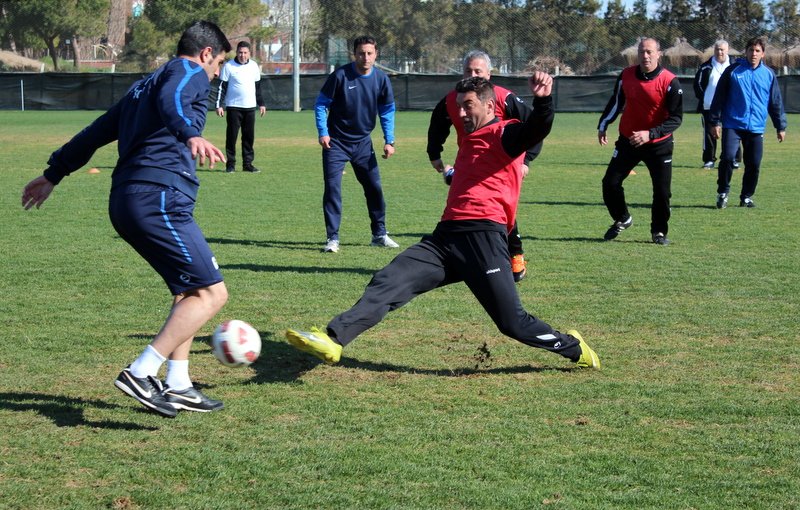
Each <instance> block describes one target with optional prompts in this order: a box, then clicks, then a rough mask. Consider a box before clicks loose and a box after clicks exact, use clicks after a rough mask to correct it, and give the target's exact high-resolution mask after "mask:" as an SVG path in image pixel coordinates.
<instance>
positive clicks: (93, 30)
mask: <svg viewBox="0 0 800 510" xmlns="http://www.w3.org/2000/svg"><path fill="white" fill-rule="evenodd" d="M798 2H800V0H764V1H762V0H755V1H752V0H659V1H657V2H656V3H655V4H653V5H652V7H651V11H650V12H648V1H647V0H636V1H635V2H634V4H633V5H632V7H631V8H627V7H626V6H625V5H624V4H623V2H622V0H609V1H608V3H607V5H606V6H605V8H602V7H601V3H600V2H599V1H598V0H303V1H302V2H301V13H300V14H301V44H300V52H301V60H303V61H309V62H314V61H316V62H329V63H331V64H334V63H342V62H341V59H342V58H346V53H347V48H348V44H347V41H351V40H352V39H353V37H355V36H357V35H360V34H364V33H368V34H371V35H374V36H375V37H376V38H377V39H378V41H379V45H380V50H381V60H382V62H384V63H385V65H387V66H389V67H392V68H396V69H398V70H403V71H412V72H427V73H446V72H452V71H453V70H454V69H455V68H457V67H458V59H459V58H460V56H461V55H463V53H464V52H465V51H466V50H468V49H471V48H480V49H483V50H485V51H487V52H489V53H490V54H491V55H492V56H493V57H494V58H495V65H496V67H498V68H500V67H502V70H503V71H504V72H508V73H515V72H523V71H524V70H525V69H526V68H529V67H532V66H537V67H540V68H546V69H547V70H549V71H551V72H553V71H554V70H555V68H556V67H558V68H559V69H560V71H561V72H562V73H566V74H570V73H573V74H594V73H598V72H605V71H609V70H614V69H618V68H619V66H620V65H621V64H623V63H624V62H622V61H621V58H622V57H621V56H620V51H621V50H622V49H623V48H626V47H628V46H630V45H633V44H635V43H636V41H637V40H638V38H639V37H641V36H645V35H647V36H651V37H655V38H657V39H659V40H660V41H662V44H666V45H670V44H671V43H672V42H674V41H675V40H678V39H683V40H685V41H686V42H687V43H689V44H691V45H692V46H693V47H695V48H698V49H700V50H703V49H705V48H707V47H708V46H710V45H712V44H713V43H714V41H715V40H717V39H719V38H724V39H727V40H728V41H729V42H730V44H731V46H732V47H734V48H741V49H743V45H744V42H745V41H746V40H747V39H749V38H750V37H753V36H757V35H758V36H766V37H768V39H769V41H770V44H775V45H777V46H781V47H783V48H788V47H792V46H795V45H797V44H798V42H800V16H798ZM130 5H131V0H0V36H1V38H0V47H3V48H6V49H12V50H15V51H20V52H24V51H27V52H28V53H31V52H34V53H35V52H36V51H37V50H39V51H41V50H45V49H46V50H47V53H48V54H49V55H50V56H51V58H52V59H53V65H54V67H55V68H56V69H58V68H59V65H58V54H59V52H58V51H57V49H58V48H59V46H60V45H63V44H64V41H66V40H70V41H71V43H72V46H73V48H74V55H73V58H74V59H75V67H76V68H77V67H79V63H80V60H81V58H85V57H84V56H85V55H86V54H87V53H86V44H87V43H91V44H98V41H99V44H100V45H101V46H103V47H104V49H105V50H107V52H108V53H110V54H111V58H113V59H114V60H115V61H117V62H119V66H118V68H119V69H122V70H146V69H149V68H152V66H153V65H154V63H156V62H157V61H158V59H160V58H166V57H168V56H169V55H171V54H172V52H173V51H174V44H175V42H176V40H177V37H178V35H179V34H180V32H181V30H183V28H184V27H185V26H187V25H188V24H189V22H191V21H192V20H194V19H201V18H202V19H208V20H211V21H214V22H216V23H217V24H219V25H220V26H221V27H222V28H223V30H224V31H225V32H226V33H227V34H228V35H229V37H231V38H232V39H242V38H247V39H250V40H251V41H252V42H254V43H256V47H257V50H256V52H255V53H256V55H257V56H259V53H260V52H259V50H258V48H262V46H261V45H260V44H259V43H261V42H269V41H271V40H272V39H273V38H276V37H281V39H282V40H283V41H284V44H285V43H286V42H287V41H288V36H289V35H290V34H291V31H292V19H293V18H292V12H291V9H292V0H272V1H263V2H262V1H261V0H146V1H145V2H144V3H143V5H144V9H143V11H142V13H141V15H140V16H137V17H134V16H132V15H131V12H130ZM91 44H89V45H91ZM343 49H344V50H343ZM337 52H338V53H339V54H337ZM342 52H343V53H344V55H341V54H340V53H342ZM260 57H261V58H270V55H260Z"/></svg>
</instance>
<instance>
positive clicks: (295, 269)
mask: <svg viewBox="0 0 800 510" xmlns="http://www.w3.org/2000/svg"><path fill="white" fill-rule="evenodd" d="M219 267H220V269H224V270H235V269H240V270H243V271H253V272H268V273H277V272H287V273H308V274H318V273H352V274H362V275H368V276H372V275H373V274H375V271H376V270H375V269H374V268H372V269H369V268H361V267H318V266H307V267H302V266H269V265H261V264H222V265H220V266H219Z"/></svg>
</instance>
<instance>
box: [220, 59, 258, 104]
mask: <svg viewBox="0 0 800 510" xmlns="http://www.w3.org/2000/svg"><path fill="white" fill-rule="evenodd" d="M219 79H220V81H226V82H228V88H227V90H226V91H225V106H226V107H229V106H232V107H234V108H255V107H257V106H258V104H257V103H256V83H257V82H258V81H260V80H261V69H259V67H258V64H256V63H255V62H254V61H253V60H252V59H250V60H248V61H247V63H246V64H240V63H239V62H238V61H237V60H236V59H235V58H234V59H233V60H229V61H227V62H226V63H225V65H224V66H222V72H221V73H220V74H219ZM219 107H220V104H219V96H217V108H219Z"/></svg>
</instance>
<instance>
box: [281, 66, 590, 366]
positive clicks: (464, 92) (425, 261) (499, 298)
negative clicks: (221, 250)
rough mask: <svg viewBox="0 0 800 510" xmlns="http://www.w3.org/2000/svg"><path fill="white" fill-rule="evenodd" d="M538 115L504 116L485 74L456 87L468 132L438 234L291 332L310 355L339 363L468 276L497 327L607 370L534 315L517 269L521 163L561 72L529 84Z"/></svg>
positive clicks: (545, 125)
mask: <svg viewBox="0 0 800 510" xmlns="http://www.w3.org/2000/svg"><path fill="white" fill-rule="evenodd" d="M529 84H530V89H531V93H532V95H533V97H534V99H533V104H534V109H533V114H532V115H531V116H530V117H529V118H528V120H526V121H525V122H520V121H518V120H502V121H501V120H499V119H497V118H496V116H495V114H494V109H495V104H494V102H495V94H494V91H493V90H492V84H491V82H489V81H488V80H486V79H484V78H477V77H476V78H467V79H465V80H462V81H461V82H459V83H458V85H457V86H456V90H457V91H458V96H457V101H458V105H459V117H460V119H459V120H460V122H462V123H463V125H464V130H465V133H466V134H465V136H464V138H463V139H462V140H461V144H460V145H459V148H458V155H457V156H456V165H455V166H456V168H457V169H458V171H456V172H455V174H454V175H453V182H452V184H451V186H450V190H449V192H448V194H447V205H446V206H445V209H444V213H443V214H442V217H441V221H439V223H438V224H437V226H436V228H435V229H434V231H433V233H432V234H430V235H427V236H424V237H423V238H422V240H420V241H419V242H418V243H416V244H414V245H412V246H410V247H409V248H407V249H406V250H405V251H403V252H402V253H401V254H400V255H398V256H397V257H395V258H394V260H392V261H391V262H390V263H389V265H387V266H386V267H384V268H383V269H381V270H380V271H378V272H377V273H375V275H374V276H373V277H372V280H371V281H370V282H369V284H368V285H367V288H366V290H365V291H364V294H363V295H362V296H361V298H360V299H359V300H358V302H356V304H355V305H353V306H352V307H351V308H350V309H349V310H347V311H345V312H343V313H341V314H339V315H337V316H336V317H334V318H333V319H332V320H331V321H330V322H329V323H328V326H327V329H326V331H320V330H318V329H315V328H312V329H311V331H297V330H293V329H290V330H288V331H287V332H286V338H287V340H288V341H289V343H290V344H292V345H293V346H294V347H296V348H297V349H300V350H301V351H304V352H308V353H310V354H313V355H314V356H317V357H318V358H320V359H322V360H323V361H325V362H327V363H337V362H338V361H339V360H340V358H341V354H342V348H343V347H345V346H347V345H348V344H349V343H350V342H352V341H353V340H355V339H356V337H357V336H359V335H360V334H361V333H363V332H365V331H367V330H368V329H370V328H371V327H373V326H375V325H376V324H378V323H379V322H380V321H381V320H383V318H384V317H385V316H386V314H388V313H389V312H391V311H392V310H396V309H398V308H400V307H401V306H403V305H404V304H406V303H408V302H409V301H411V300H412V299H414V298H415V297H417V296H419V295H421V294H424V293H426V292H428V291H431V290H433V289H436V288H439V287H443V286H445V285H449V284H452V283H457V282H462V281H463V282H464V283H465V284H466V285H467V287H469V289H470V290H471V291H472V293H473V294H474V295H475V297H476V298H477V299H478V302H479V303H480V304H481V306H483V308H484V310H486V312H487V313H488V314H489V316H490V317H491V318H492V320H493V321H494V323H495V325H497V328H498V330H499V331H500V332H501V333H502V334H504V335H506V336H509V337H511V338H513V339H515V340H517V341H519V342H522V343H524V344H526V345H529V346H531V347H538V348H540V349H545V350H548V351H550V352H553V353H555V354H559V355H561V356H563V357H565V358H567V359H570V360H571V361H573V362H574V363H576V365H577V366H578V367H580V368H600V359H599V358H598V356H597V354H596V353H595V352H594V351H593V350H592V349H591V348H590V347H589V345H588V344H587V343H586V342H585V341H584V340H583V339H582V338H581V335H580V334H579V333H578V332H577V331H575V330H571V331H568V332H566V333H561V332H560V331H556V330H555V329H553V328H552V327H551V326H550V325H549V324H547V323H546V322H544V321H542V320H540V319H538V318H537V317H534V316H533V315H531V314H529V313H528V312H527V311H526V310H525V309H524V308H523V307H522V303H521V302H520V298H519V294H518V293H517V289H516V287H515V286H514V278H513V276H512V274H511V264H510V263H509V256H508V249H507V243H508V241H507V239H506V236H507V234H508V232H509V231H510V230H511V227H512V226H513V225H514V220H515V218H516V212H517V203H518V201H519V191H520V187H521V186H522V172H521V171H520V165H521V164H522V161H523V159H524V157H525V151H526V150H528V149H529V148H530V147H532V146H534V145H535V144H537V143H539V142H541V141H542V140H543V139H544V137H545V136H547V135H548V134H549V133H550V128H551V127H552V124H553V117H554V113H553V102H552V99H551V97H550V93H551V91H552V87H553V78H552V77H551V76H549V75H548V74H546V73H542V72H536V73H534V74H533V76H532V77H531V78H530V80H529Z"/></svg>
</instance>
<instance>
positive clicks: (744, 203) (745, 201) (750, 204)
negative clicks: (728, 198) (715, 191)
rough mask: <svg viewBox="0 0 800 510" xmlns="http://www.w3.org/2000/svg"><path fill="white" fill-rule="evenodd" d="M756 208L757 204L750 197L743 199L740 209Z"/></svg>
mask: <svg viewBox="0 0 800 510" xmlns="http://www.w3.org/2000/svg"><path fill="white" fill-rule="evenodd" d="M755 206H756V203H755V202H753V199H752V198H750V197H744V198H743V199H742V200H741V201H740V202H739V207H755Z"/></svg>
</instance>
